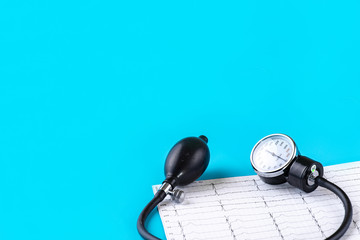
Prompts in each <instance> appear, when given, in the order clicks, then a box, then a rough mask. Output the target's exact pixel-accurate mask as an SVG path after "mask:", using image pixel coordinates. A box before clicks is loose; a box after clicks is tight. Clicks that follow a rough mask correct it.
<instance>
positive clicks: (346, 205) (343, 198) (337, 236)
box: [315, 177, 353, 240]
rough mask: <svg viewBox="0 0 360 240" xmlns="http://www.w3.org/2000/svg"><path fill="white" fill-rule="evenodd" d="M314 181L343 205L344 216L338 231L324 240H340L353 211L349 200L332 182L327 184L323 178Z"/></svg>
mask: <svg viewBox="0 0 360 240" xmlns="http://www.w3.org/2000/svg"><path fill="white" fill-rule="evenodd" d="M315 181H316V183H317V184H318V185H319V186H321V187H324V188H326V189H328V190H330V191H332V192H333V193H335V194H336V195H337V196H338V197H339V198H340V200H341V201H342V202H343V204H344V209H345V215H344V220H343V222H342V223H341V225H340V227H339V229H338V230H337V231H336V232H335V233H333V234H332V235H331V236H330V237H328V238H326V240H337V239H340V238H341V237H342V236H343V235H344V234H345V232H346V231H347V230H348V228H349V226H350V224H351V221H352V215H353V210H352V205H351V202H350V199H349V197H348V196H347V195H346V193H345V192H344V191H343V190H342V189H341V188H339V187H338V186H336V185H335V184H333V183H332V182H329V181H328V180H326V179H325V178H322V177H317V178H316V179H315Z"/></svg>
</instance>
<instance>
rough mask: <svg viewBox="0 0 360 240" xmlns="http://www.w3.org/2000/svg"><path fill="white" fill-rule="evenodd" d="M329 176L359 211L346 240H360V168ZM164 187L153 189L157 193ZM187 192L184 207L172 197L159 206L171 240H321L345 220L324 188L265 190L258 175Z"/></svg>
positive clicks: (201, 184) (328, 170) (340, 168)
mask: <svg viewBox="0 0 360 240" xmlns="http://www.w3.org/2000/svg"><path fill="white" fill-rule="evenodd" d="M324 176H325V178H326V179H328V180H330V181H332V182H333V183H335V184H337V185H338V186H339V187H341V188H342V189H343V190H344V191H345V192H346V193H347V194H348V196H349V197H350V199H351V202H352V205H353V221H352V224H351V225H350V227H349V229H348V231H347V232H346V234H345V236H344V237H343V238H342V239H345V240H352V239H360V214H359V213H360V162H352V163H345V164H339V165H333V166H328V167H325V174H324ZM159 187H160V185H155V186H153V191H154V193H155V192H156V191H157V189H158V188H159ZM181 189H182V190H184V191H185V194H186V197H185V201H184V202H183V203H182V204H176V203H173V202H171V201H170V198H169V197H167V198H166V199H165V200H164V201H163V202H162V203H160V204H159V206H158V210H159V213H160V217H161V220H162V222H163V226H164V230H165V234H166V237H167V239H168V240H205V239H206V240H212V239H215V240H216V239H223V240H277V239H279V240H290V239H294V240H306V239H313V240H317V239H319V240H320V239H325V238H326V237H329V236H330V235H331V234H332V233H333V232H335V231H336V230H337V228H338V227H339V226H340V224H341V222H342V220H343V216H344V209H343V204H342V202H341V201H340V199H339V198H338V197H337V196H336V195H335V194H334V193H332V192H330V191H328V190H326V189H324V188H322V187H319V188H317V189H316V190H315V191H314V192H312V193H305V192H302V191H300V190H298V189H296V188H294V187H292V186H290V185H288V184H281V185H269V184H265V183H264V182H262V181H261V180H260V178H259V177H258V176H256V175H255V176H244V177H231V178H220V179H212V180H202V181H196V182H194V183H192V184H190V185H188V186H186V187H182V188H181Z"/></svg>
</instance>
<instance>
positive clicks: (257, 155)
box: [250, 133, 352, 240]
mask: <svg viewBox="0 0 360 240" xmlns="http://www.w3.org/2000/svg"><path fill="white" fill-rule="evenodd" d="M250 161H251V165H252V166H253V168H254V170H255V172H256V173H257V174H258V176H259V177H260V179H261V180H262V181H264V182H265V183H269V184H282V183H285V182H288V183H289V184H290V185H292V186H294V187H297V188H299V189H301V190H303V191H304V192H312V191H314V190H315V189H316V188H317V187H318V186H321V187H324V188H327V189H328V190H330V191H332V192H333V193H335V194H336V195H337V196H338V197H339V198H340V200H341V201H342V202H343V205H344V210H345V214H344V219H343V222H342V223H341V225H340V227H339V229H337V230H336V231H335V232H334V233H333V234H332V235H331V236H330V237H328V238H326V240H337V239H340V238H341V237H342V236H343V235H344V234H345V232H346V230H347V229H348V228H349V226H350V223H351V220H352V205H351V202H350V199H349V197H348V196H347V195H346V193H345V192H344V191H343V190H342V189H341V188H339V187H338V186H337V185H335V184H333V183H331V182H329V181H328V180H326V179H325V178H323V174H324V169H323V166H322V164H321V163H319V162H317V161H314V160H312V159H310V158H308V157H305V156H302V155H301V154H300V152H299V150H298V148H297V146H296V144H295V142H294V140H293V139H292V138H290V137H289V136H287V135H285V134H279V133H278V134H271V135H268V136H266V137H264V138H262V139H260V141H258V142H257V143H256V144H255V146H254V148H253V149H252V151H251V154H250Z"/></svg>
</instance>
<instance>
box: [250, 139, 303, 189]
mask: <svg viewBox="0 0 360 240" xmlns="http://www.w3.org/2000/svg"><path fill="white" fill-rule="evenodd" d="M297 154H298V151H297V148H296V145H295V142H294V141H293V140H292V139H291V138H290V137H289V136H287V135H285V134H272V135H269V136H266V137H264V138H262V139H261V140H260V141H259V142H258V143H257V144H256V145H255V146H254V148H253V150H252V152H251V156H250V159H251V164H252V166H253V168H254V169H255V171H256V172H257V174H258V175H259V176H260V177H262V178H265V179H263V180H264V181H265V182H268V181H267V180H270V182H269V183H282V182H285V181H286V179H285V178H284V177H283V175H284V173H286V170H287V167H288V166H289V165H290V164H291V162H292V161H293V160H294V159H295V157H296V156H297ZM269 178H270V179H269Z"/></svg>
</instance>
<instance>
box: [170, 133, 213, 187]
mask: <svg viewBox="0 0 360 240" xmlns="http://www.w3.org/2000/svg"><path fill="white" fill-rule="evenodd" d="M207 142H208V139H207V137H205V136H203V135H201V136H200V137H187V138H184V139H182V140H180V141H179V142H177V143H176V144H175V145H174V146H173V147H172V149H171V150H170V152H169V154H168V155H167V158H166V162H165V175H166V179H165V181H164V182H168V183H170V184H171V186H172V187H173V188H175V187H176V186H184V185H187V184H189V183H192V182H194V181H195V180H196V179H198V178H199V177H200V176H201V174H203V173H204V171H205V169H206V168H207V166H208V165H209V160H210V151H209V147H208V146H207Z"/></svg>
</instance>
